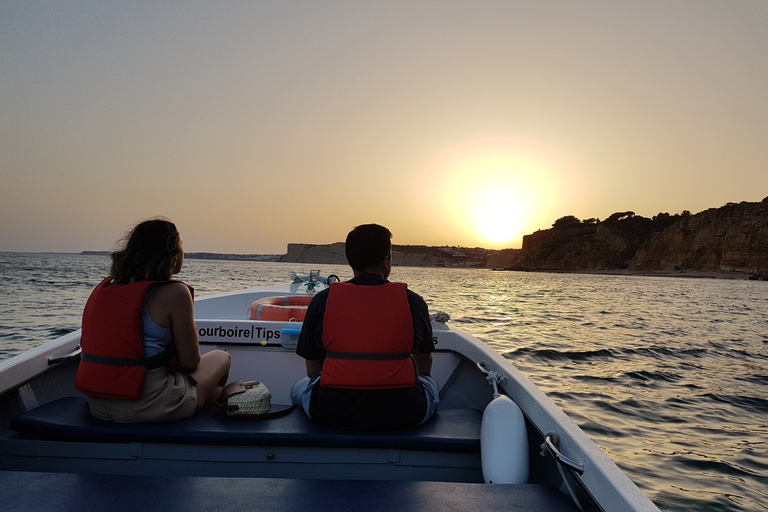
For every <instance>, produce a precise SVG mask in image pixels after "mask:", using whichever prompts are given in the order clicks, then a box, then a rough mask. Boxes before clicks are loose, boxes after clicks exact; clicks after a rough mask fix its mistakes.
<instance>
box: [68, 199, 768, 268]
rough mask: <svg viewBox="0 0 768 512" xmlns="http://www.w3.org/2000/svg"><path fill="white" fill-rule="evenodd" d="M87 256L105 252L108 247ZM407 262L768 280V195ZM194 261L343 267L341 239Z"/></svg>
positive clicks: (408, 249) (398, 256)
mask: <svg viewBox="0 0 768 512" xmlns="http://www.w3.org/2000/svg"><path fill="white" fill-rule="evenodd" d="M82 254H91V255H93V254H96V255H102V254H103V255H108V254H109V252H105V251H84V252H83V253H82ZM392 255H393V262H394V264H395V265H396V266H409V267H464V268H493V269H500V270H523V271H549V272H590V273H594V272H597V273H609V274H645V275H675V276H681V277H728V278H744V279H746V278H751V279H762V280H768V197H766V198H765V199H763V200H762V201H761V202H758V203H750V202H741V203H728V204H726V205H724V206H721V207H719V208H711V209H708V210H705V211H702V212H699V213H697V214H691V213H690V212H688V211H683V212H682V213H679V214H674V215H670V214H669V213H659V214H658V215H655V216H653V217H652V218H650V219H649V218H646V217H642V216H640V215H635V213H634V212H631V211H626V212H617V213H614V214H613V215H611V216H609V217H608V218H607V219H605V220H603V221H601V220H600V219H596V218H591V219H586V220H580V219H578V218H576V217H574V216H572V215H568V216H565V217H561V218H559V219H557V220H556V221H555V222H554V223H553V224H552V227H551V228H549V229H542V230H539V231H536V232H535V233H532V234H530V235H526V236H524V237H523V247H522V249H483V248H480V247H475V248H467V247H447V246H445V247H432V246H424V245H393V246H392ZM185 257H186V258H189V259H216V260H242V261H277V262H287V263H311V264H346V257H345V256H344V243H343V242H336V243H332V244H325V245H317V244H300V243H291V244H288V248H287V252H286V253H285V254H220V253H187V254H185Z"/></svg>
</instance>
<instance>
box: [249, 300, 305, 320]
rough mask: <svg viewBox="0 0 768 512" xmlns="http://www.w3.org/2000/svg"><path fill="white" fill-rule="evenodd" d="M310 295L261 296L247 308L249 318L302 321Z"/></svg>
mask: <svg viewBox="0 0 768 512" xmlns="http://www.w3.org/2000/svg"><path fill="white" fill-rule="evenodd" d="M311 300H312V297H309V296H308V295H280V296H275V297H262V298H260V299H258V300H255V301H253V304H251V307H250V308H248V316H249V317H250V319H251V320H270V321H273V322H303V321H304V317H305V316H306V315H307V306H309V303H310V301H311Z"/></svg>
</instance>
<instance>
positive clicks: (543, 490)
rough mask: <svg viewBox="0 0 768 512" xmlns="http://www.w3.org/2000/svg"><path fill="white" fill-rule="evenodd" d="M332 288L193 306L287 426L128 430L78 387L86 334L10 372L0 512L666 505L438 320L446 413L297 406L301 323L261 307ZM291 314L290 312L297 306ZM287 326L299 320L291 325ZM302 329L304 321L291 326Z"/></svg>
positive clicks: (443, 318) (521, 379)
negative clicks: (332, 413)
mask: <svg viewBox="0 0 768 512" xmlns="http://www.w3.org/2000/svg"><path fill="white" fill-rule="evenodd" d="M336 279H338V278H336V277H335V276H328V277H322V276H320V275H319V273H318V272H313V273H311V274H310V275H308V276H299V275H296V274H293V275H292V276H291V279H290V280H286V281H287V282H286V283H285V284H281V285H276V286H269V287H262V288H252V289H246V290H241V291H237V292H227V293H220V294H215V295H211V296H207V297H201V298H196V300H195V318H196V325H197V329H198V334H199V339H200V347H201V351H202V352H205V351H208V350H213V349H224V350H227V351H229V352H230V354H231V355H232V368H231V371H230V380H238V379H240V380H244V381H249V380H250V381H252V380H258V381H260V382H262V383H264V384H265V385H266V386H267V387H268V388H269V391H270V393H271V395H272V399H271V401H272V407H273V408H275V409H276V410H277V409H281V410H283V411H285V410H287V411H288V412H287V413H286V412H283V413H282V414H280V415H275V416H279V417H269V418H267V419H256V418H235V417H229V416H227V415H225V414H223V413H222V412H221V411H219V410H216V409H215V408H210V409H207V408H204V409H203V410H201V411H200V412H199V413H197V414H196V415H195V416H193V417H192V418H189V419H186V420H182V421H177V422H170V423H157V424H118V423H112V422H105V421H101V420H98V419H95V418H93V417H92V416H91V415H90V413H89V411H88V405H87V400H86V398H85V396H84V395H82V394H80V393H78V392H77V391H76V390H75V387H74V379H75V374H76V372H77V367H78V362H79V358H80V352H79V350H80V347H79V341H80V331H75V332H71V333H69V334H66V335H64V336H62V337H60V338H58V339H55V340H52V341H49V342H47V343H45V344H43V345H41V346H38V347H36V348H33V349H31V350H29V351H27V352H25V353H22V354H20V355H17V356H16V357H13V358H11V359H9V360H7V361H4V362H1V363H0V428H1V431H0V492H2V495H3V499H2V500H3V509H4V510H32V509H40V510H43V509H52V508H56V509H57V510H87V509H88V508H89V507H90V508H91V509H93V510H101V509H105V508H108V509H109V510H136V509H139V508H141V509H143V510H168V511H170V510H185V511H189V510H192V511H195V510H270V511H284V510H285V511H288V510H301V511H309V510H371V511H378V510H382V511H383V510H387V511H390V510H393V509H397V508H401V509H403V510H409V511H410V510H414V511H418V510H483V511H494V510H536V511H537V512H549V511H557V512H563V511H565V512H567V511H584V512H588V511H605V512H614V511H615V512H632V511H637V512H644V511H657V510H658V508H657V507H656V506H655V505H654V504H653V503H652V502H651V501H650V500H649V499H648V497H647V496H646V495H645V494H643V492H642V491H640V490H639V489H638V488H637V486H635V484H634V483H632V481H631V480H630V479H629V478H628V477H627V475H625V474H624V473H623V472H622V471H621V470H620V469H619V468H618V466H616V464H615V463H614V462H613V461H611V460H610V458H609V457H608V456H607V455H606V454H605V453H604V452H603V451H602V450H601V449H600V448H599V447H598V446H597V445H595V443H594V442H592V440H591V439H590V438H589V437H588V436H587V435H586V434H585V433H584V432H583V431H582V430H581V429H580V428H579V427H578V426H577V425H576V424H575V423H574V422H573V421H572V420H570V419H569V418H568V416H567V415H566V414H565V413H564V412H563V411H562V410H560V408H558V407H557V406H556V405H555V404H554V402H552V401H551V400H550V399H549V398H548V397H547V396H546V395H545V394H544V393H543V392H542V391H541V390H540V389H538V388H537V387H536V386H535V385H534V384H533V383H532V382H531V381H529V380H528V379H527V378H526V377H525V376H524V375H523V374H522V373H521V372H520V371H519V370H518V369H517V368H515V367H514V366H513V365H512V364H511V363H510V362H509V361H507V360H506V359H505V358H504V357H503V356H502V355H501V354H499V353H497V352H496V351H494V350H493V349H492V348H491V347H489V346H488V345H487V344H485V343H484V342H482V341H481V340H479V339H477V338H476V337H474V336H472V335H471V334H469V333H467V332H465V331H463V330H461V329H458V328H456V327H455V326H453V325H451V322H450V319H449V315H447V314H445V313H441V312H436V313H435V314H434V315H432V317H433V319H432V326H433V331H434V337H435V341H436V350H435V352H434V354H433V358H434V360H433V366H432V375H433V377H434V378H435V379H436V380H437V381H438V383H439V384H440V388H441V391H440V394H441V405H440V407H439V409H438V411H437V412H436V413H435V415H434V416H433V417H432V418H431V419H430V420H429V421H428V422H426V423H425V424H424V425H422V426H420V427H417V428H414V429H409V430H395V431H373V432H359V431H347V430H339V429H334V428H331V427H325V426H322V425H317V424H315V423H313V422H311V420H309V419H308V418H307V417H306V415H305V414H304V413H303V411H302V410H301V409H298V408H296V409H292V410H291V409H290V407H289V406H290V389H291V387H292V385H293V384H294V383H295V382H296V381H297V380H298V379H299V378H301V377H303V376H304V375H305V372H306V370H305V365H304V360H303V359H302V358H300V357H299V356H297V355H296V354H295V346H296V342H297V340H298V335H299V333H300V330H301V322H299V321H291V320H290V319H288V320H251V315H250V309H251V305H253V304H254V303H255V302H256V301H260V300H261V299H267V298H271V297H276V296H280V297H282V296H288V297H293V296H303V297H306V296H311V295H313V294H314V293H315V292H317V291H318V290H320V289H322V288H324V287H326V286H329V282H331V281H333V280H336ZM294 302H295V301H294ZM290 318H294V317H293V316H291V317H290ZM294 320H295V319H294Z"/></svg>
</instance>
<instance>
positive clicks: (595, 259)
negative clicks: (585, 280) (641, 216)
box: [517, 224, 641, 270]
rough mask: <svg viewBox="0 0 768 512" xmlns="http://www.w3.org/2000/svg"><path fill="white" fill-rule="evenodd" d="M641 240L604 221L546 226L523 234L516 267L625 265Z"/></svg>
mask: <svg viewBox="0 0 768 512" xmlns="http://www.w3.org/2000/svg"><path fill="white" fill-rule="evenodd" d="M640 243H641V241H640V239H639V238H638V237H637V236H630V235H628V234H626V233H622V232H621V231H620V230H618V229H617V228H616V227H614V226H610V225H606V224H597V225H591V226H584V227H575V228H571V229H546V230H542V231H537V232H535V233H533V234H531V235H526V236H524V237H523V249H522V254H521V256H520V261H519V262H518V265H517V267H518V268H520V269H524V270H585V269H589V270H605V269H615V268H626V266H627V264H626V260H627V259H628V258H629V257H631V255H632V254H633V249H636V248H637V247H638V246H639V245H640Z"/></svg>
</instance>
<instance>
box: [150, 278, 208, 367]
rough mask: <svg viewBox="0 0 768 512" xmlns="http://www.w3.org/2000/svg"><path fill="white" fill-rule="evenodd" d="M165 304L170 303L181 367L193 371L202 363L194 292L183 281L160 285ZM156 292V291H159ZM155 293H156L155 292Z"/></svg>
mask: <svg viewBox="0 0 768 512" xmlns="http://www.w3.org/2000/svg"><path fill="white" fill-rule="evenodd" d="M161 291H162V292H163V295H165V297H163V298H164V299H165V300H164V302H165V304H167V305H168V314H169V316H170V322H171V328H172V329H173V341H174V343H175V344H176V353H177V355H178V358H179V368H181V369H182V370H184V371H186V372H192V371H194V370H195V369H196V368H197V365H198V364H200V345H199V342H198V339H197V328H196V327H195V309H194V302H193V300H192V294H191V293H190V291H189V289H188V288H187V287H186V286H185V285H184V284H183V283H172V284H168V285H165V286H162V287H160V289H159V290H157V292H161ZM157 292H155V293H157ZM153 295H154V294H153Z"/></svg>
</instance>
